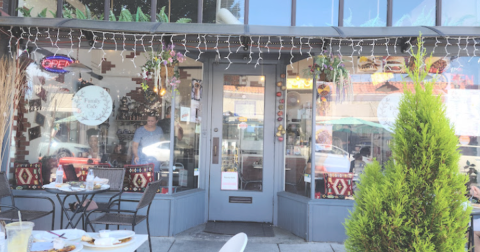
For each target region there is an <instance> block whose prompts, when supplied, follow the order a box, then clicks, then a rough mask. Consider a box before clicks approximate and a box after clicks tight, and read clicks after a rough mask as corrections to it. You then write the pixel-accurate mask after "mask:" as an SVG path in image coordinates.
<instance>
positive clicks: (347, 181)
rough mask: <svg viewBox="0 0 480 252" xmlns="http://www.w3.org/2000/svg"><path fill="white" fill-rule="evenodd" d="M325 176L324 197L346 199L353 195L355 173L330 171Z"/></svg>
mask: <svg viewBox="0 0 480 252" xmlns="http://www.w3.org/2000/svg"><path fill="white" fill-rule="evenodd" d="M324 177H325V181H326V183H325V194H323V195H322V198H324V199H345V197H346V196H347V197H348V196H352V192H353V188H352V179H353V173H328V174H325V175H324Z"/></svg>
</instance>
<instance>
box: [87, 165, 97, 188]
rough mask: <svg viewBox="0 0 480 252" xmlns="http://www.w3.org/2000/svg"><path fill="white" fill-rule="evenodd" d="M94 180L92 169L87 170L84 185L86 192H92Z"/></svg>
mask: <svg viewBox="0 0 480 252" xmlns="http://www.w3.org/2000/svg"><path fill="white" fill-rule="evenodd" d="M94 179H95V175H94V174H93V170H92V169H89V170H88V174H87V179H86V183H85V184H86V185H85V189H86V190H87V191H92V190H93V187H94V183H93V180H94Z"/></svg>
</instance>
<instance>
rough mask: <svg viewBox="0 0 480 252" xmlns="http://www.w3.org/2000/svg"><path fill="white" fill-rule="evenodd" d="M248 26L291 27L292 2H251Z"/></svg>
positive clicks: (274, 0)
mask: <svg viewBox="0 0 480 252" xmlns="http://www.w3.org/2000/svg"><path fill="white" fill-rule="evenodd" d="M249 3H250V6H249V15H248V24H252V25H278V26H290V25H291V16H292V1H291V0H262V1H250V2H249Z"/></svg>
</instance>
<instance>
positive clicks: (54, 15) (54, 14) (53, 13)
mask: <svg viewBox="0 0 480 252" xmlns="http://www.w3.org/2000/svg"><path fill="white" fill-rule="evenodd" d="M48 12H50V14H52V17H57V13H55V12H53V11H51V10H48Z"/></svg>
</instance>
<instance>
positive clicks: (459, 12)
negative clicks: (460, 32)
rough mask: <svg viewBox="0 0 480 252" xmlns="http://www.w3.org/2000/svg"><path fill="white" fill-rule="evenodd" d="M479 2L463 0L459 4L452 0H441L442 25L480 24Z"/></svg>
mask: <svg viewBox="0 0 480 252" xmlns="http://www.w3.org/2000/svg"><path fill="white" fill-rule="evenodd" d="M479 13H480V2H479V1H476V0H465V1H462V4H459V3H458V2H456V1H453V0H442V25H443V26H478V25H480V15H479Z"/></svg>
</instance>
